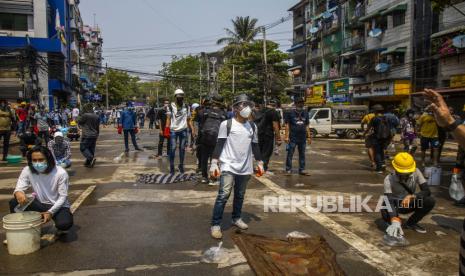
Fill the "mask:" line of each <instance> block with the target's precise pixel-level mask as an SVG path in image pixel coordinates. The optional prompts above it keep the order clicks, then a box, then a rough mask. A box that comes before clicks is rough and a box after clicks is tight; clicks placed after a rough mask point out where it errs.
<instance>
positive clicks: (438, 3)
mask: <svg viewBox="0 0 465 276" xmlns="http://www.w3.org/2000/svg"><path fill="white" fill-rule="evenodd" d="M460 2H462V0H432V1H431V6H432V7H433V9H434V10H436V11H443V10H444V9H445V8H447V7H449V6H452V5H455V4H457V3H460Z"/></svg>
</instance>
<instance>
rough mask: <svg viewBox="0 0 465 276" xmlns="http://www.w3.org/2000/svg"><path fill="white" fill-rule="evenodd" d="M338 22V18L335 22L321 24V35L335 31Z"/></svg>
mask: <svg viewBox="0 0 465 276" xmlns="http://www.w3.org/2000/svg"><path fill="white" fill-rule="evenodd" d="M339 22H340V21H339V20H338V21H336V22H334V21H330V22H328V23H325V24H324V25H323V35H329V34H332V33H334V32H336V31H337V30H338V29H339V27H340V24H339Z"/></svg>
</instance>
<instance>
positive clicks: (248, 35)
mask: <svg viewBox="0 0 465 276" xmlns="http://www.w3.org/2000/svg"><path fill="white" fill-rule="evenodd" d="M257 21H258V19H256V18H252V19H251V18H250V17H249V16H246V17H242V16H237V17H236V18H235V19H233V20H231V22H232V24H233V30H231V29H229V28H225V31H226V34H228V35H229V36H228V37H223V38H220V39H218V41H217V42H216V43H217V44H227V45H226V47H224V49H223V51H224V53H225V55H226V56H235V55H237V54H238V53H239V54H240V55H241V56H244V55H245V45H247V44H249V43H250V42H251V41H253V40H254V38H255V36H256V35H257V33H258V32H259V31H260V30H259V28H257V27H256V26H255V25H256V24H257Z"/></svg>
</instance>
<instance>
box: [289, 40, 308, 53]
mask: <svg viewBox="0 0 465 276" xmlns="http://www.w3.org/2000/svg"><path fill="white" fill-rule="evenodd" d="M304 46H305V42H302V43H299V44H295V45H294V46H292V47H291V48H289V49H288V50H287V52H294V51H295V50H297V49H300V48H302V47H304Z"/></svg>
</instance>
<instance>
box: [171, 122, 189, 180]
mask: <svg viewBox="0 0 465 276" xmlns="http://www.w3.org/2000/svg"><path fill="white" fill-rule="evenodd" d="M177 141H179V171H180V172H181V173H183V172H184V155H185V153H186V143H187V129H185V130H181V131H178V132H174V131H171V134H170V145H171V149H170V152H169V157H170V173H171V174H174V158H175V157H176V146H177Z"/></svg>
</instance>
